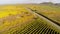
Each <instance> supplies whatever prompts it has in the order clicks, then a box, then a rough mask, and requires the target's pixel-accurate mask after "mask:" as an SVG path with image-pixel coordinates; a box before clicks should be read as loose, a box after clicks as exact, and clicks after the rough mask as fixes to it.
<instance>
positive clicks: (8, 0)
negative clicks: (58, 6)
mask: <svg viewBox="0 0 60 34" xmlns="http://www.w3.org/2000/svg"><path fill="white" fill-rule="evenodd" d="M41 2H53V3H60V0H0V4H19V3H41Z"/></svg>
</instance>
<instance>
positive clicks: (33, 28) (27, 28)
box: [0, 5, 60, 34]
mask: <svg viewBox="0 0 60 34" xmlns="http://www.w3.org/2000/svg"><path fill="white" fill-rule="evenodd" d="M52 7H53V6H52ZM52 7H50V6H41V5H4V6H0V34H60V26H58V25H57V24H55V23H53V22H51V21H49V20H47V19H46V18H44V17H43V16H41V15H39V14H37V13H41V14H43V15H45V16H47V17H49V18H51V19H52V20H54V21H57V22H58V23H59V24H60V20H59V18H60V17H59V14H60V12H59V7H58V8H56V7H53V8H52ZM55 9H56V10H55ZM35 12H37V13H35Z"/></svg>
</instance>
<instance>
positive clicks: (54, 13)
mask: <svg viewBox="0 0 60 34" xmlns="http://www.w3.org/2000/svg"><path fill="white" fill-rule="evenodd" d="M28 8H30V9H32V11H34V12H37V13H40V14H43V15H45V16H47V17H48V18H50V19H52V20H54V21H56V22H58V23H59V24H60V16H59V15H60V7H58V6H52V5H50V6H49V5H30V6H28Z"/></svg>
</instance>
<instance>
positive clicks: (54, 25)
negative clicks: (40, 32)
mask: <svg viewBox="0 0 60 34" xmlns="http://www.w3.org/2000/svg"><path fill="white" fill-rule="evenodd" d="M26 9H27V10H29V12H31V13H33V14H34V15H37V16H38V17H40V18H42V19H44V20H46V21H47V22H48V23H47V24H51V26H53V28H54V27H55V28H57V29H58V30H59V31H60V26H58V25H57V24H55V23H53V22H51V21H50V20H48V19H46V18H45V17H43V16H41V15H39V14H37V13H36V12H33V11H32V10H30V9H29V8H27V7H26Z"/></svg>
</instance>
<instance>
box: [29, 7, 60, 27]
mask: <svg viewBox="0 0 60 34" xmlns="http://www.w3.org/2000/svg"><path fill="white" fill-rule="evenodd" d="M28 9H29V10H31V11H32V12H33V10H32V9H30V8H28ZM34 13H35V14H37V15H39V16H42V17H44V18H45V19H47V20H49V21H51V22H53V23H55V24H57V25H58V26H60V24H59V23H58V22H56V21H54V20H52V19H50V18H48V17H47V16H44V15H43V14H41V13H38V12H36V11H34Z"/></svg>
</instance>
